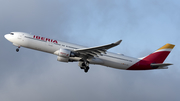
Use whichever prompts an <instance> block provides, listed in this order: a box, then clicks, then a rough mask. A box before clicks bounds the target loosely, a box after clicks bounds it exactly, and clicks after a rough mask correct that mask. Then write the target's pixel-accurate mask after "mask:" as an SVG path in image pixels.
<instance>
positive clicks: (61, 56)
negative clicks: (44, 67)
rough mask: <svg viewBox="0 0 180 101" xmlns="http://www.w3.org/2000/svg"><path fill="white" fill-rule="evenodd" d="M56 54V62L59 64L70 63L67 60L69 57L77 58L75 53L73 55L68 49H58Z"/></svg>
mask: <svg viewBox="0 0 180 101" xmlns="http://www.w3.org/2000/svg"><path fill="white" fill-rule="evenodd" d="M56 54H57V55H58V57H57V60H58V61H61V62H69V61H71V60H69V57H75V56H78V54H77V53H74V52H72V51H70V50H68V49H60V50H59V51H58V53H56Z"/></svg>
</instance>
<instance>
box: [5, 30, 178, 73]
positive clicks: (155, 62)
mask: <svg viewBox="0 0 180 101" xmlns="http://www.w3.org/2000/svg"><path fill="white" fill-rule="evenodd" d="M4 37H5V38H6V39H7V40H8V41H10V42H12V43H13V45H15V46H17V49H16V51H17V52H18V51H19V49H20V47H25V48H30V49H34V50H38V51H43V52H47V53H51V54H54V55H57V61H60V62H79V67H80V68H81V69H83V70H84V72H88V70H89V64H98V65H103V66H107V67H112V68H116V69H124V70H151V69H167V68H168V67H167V66H169V65H172V64H170V63H163V62H164V60H165V59H166V58H167V56H168V55H169V53H170V52H171V50H172V49H173V48H174V46H175V45H173V44H169V43H167V44H165V45H164V46H162V47H161V48H159V49H158V50H156V51H155V52H153V53H151V54H150V55H147V56H145V57H143V58H132V57H129V56H125V55H123V54H116V53H111V52H107V50H108V49H110V48H113V47H115V46H117V45H119V44H120V43H121V41H122V40H119V41H117V42H115V43H111V44H107V45H102V46H97V47H84V46H80V45H76V44H72V43H67V42H62V41H57V40H54V39H50V38H46V37H42V36H37V35H31V34H28V33H24V32H11V33H10V34H6V35H4Z"/></svg>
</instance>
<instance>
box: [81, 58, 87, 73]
mask: <svg viewBox="0 0 180 101" xmlns="http://www.w3.org/2000/svg"><path fill="white" fill-rule="evenodd" d="M79 67H80V68H81V69H84V72H85V73H87V72H88V70H89V62H88V61H86V60H80V61H79Z"/></svg>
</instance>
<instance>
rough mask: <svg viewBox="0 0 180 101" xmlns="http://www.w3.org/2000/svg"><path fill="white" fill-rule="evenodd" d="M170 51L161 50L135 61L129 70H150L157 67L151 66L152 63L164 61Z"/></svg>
mask: <svg viewBox="0 0 180 101" xmlns="http://www.w3.org/2000/svg"><path fill="white" fill-rule="evenodd" d="M169 53H170V51H159V52H154V53H152V54H150V55H148V56H146V57H145V58H143V59H142V60H140V61H139V62H137V63H135V64H134V65H132V66H131V67H129V68H128V69H127V70H148V69H157V68H153V67H151V66H150V65H151V63H163V62H164V60H165V59H166V57H167V56H168V55H169Z"/></svg>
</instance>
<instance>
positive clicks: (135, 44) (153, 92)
mask: <svg viewBox="0 0 180 101" xmlns="http://www.w3.org/2000/svg"><path fill="white" fill-rule="evenodd" d="M179 9H180V2H179V1H178V0H158V1H157V0H30V1H29V0H0V32H1V33H0V35H1V36H0V46H1V48H0V64H1V65H0V81H1V82H0V100H1V101H50V100H51V101H59V100H62V101H110V100H111V101H120V100H121V101H152V100H153V101H160V100H163V101H170V100H172V101H179V99H180V97H179V93H180V88H179V85H180V81H179V80H180V76H179V75H180V65H179V56H180V53H179V51H180V48H179V46H180V41H179V38H180V34H179V33H180V27H179V26H180V20H179V18H180V12H179ZM12 31H22V32H28V33H31V34H35V35H41V36H45V37H49V38H53V39H57V40H63V41H66V42H71V43H76V44H80V45H84V46H89V47H91V46H97V45H103V44H108V43H111V42H115V41H117V40H119V39H122V40H123V42H122V43H121V44H120V45H119V46H117V47H115V48H113V49H110V50H109V51H111V52H116V53H123V54H125V55H128V56H132V57H136V58H138V57H143V56H145V55H148V54H150V53H151V52H153V51H155V50H156V49H158V48H159V47H161V46H163V45H164V44H166V43H172V44H175V45H176V46H175V48H174V50H173V51H172V53H171V54H170V55H169V57H168V58H167V59H166V61H165V62H167V63H169V62H170V63H173V64H174V65H173V66H170V67H169V69H168V70H152V71H125V70H117V69H112V68H107V67H103V66H98V65H90V70H89V72H88V73H87V74H86V73H84V72H83V71H82V70H80V68H79V67H78V64H77V63H68V64H67V63H62V62H58V61H56V56H55V55H52V54H48V53H43V52H39V51H34V50H31V49H26V48H21V49H20V52H19V53H16V52H15V49H16V47H15V46H13V45H12V43H10V42H8V41H7V40H6V39H5V38H4V34H6V33H10V32H12Z"/></svg>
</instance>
